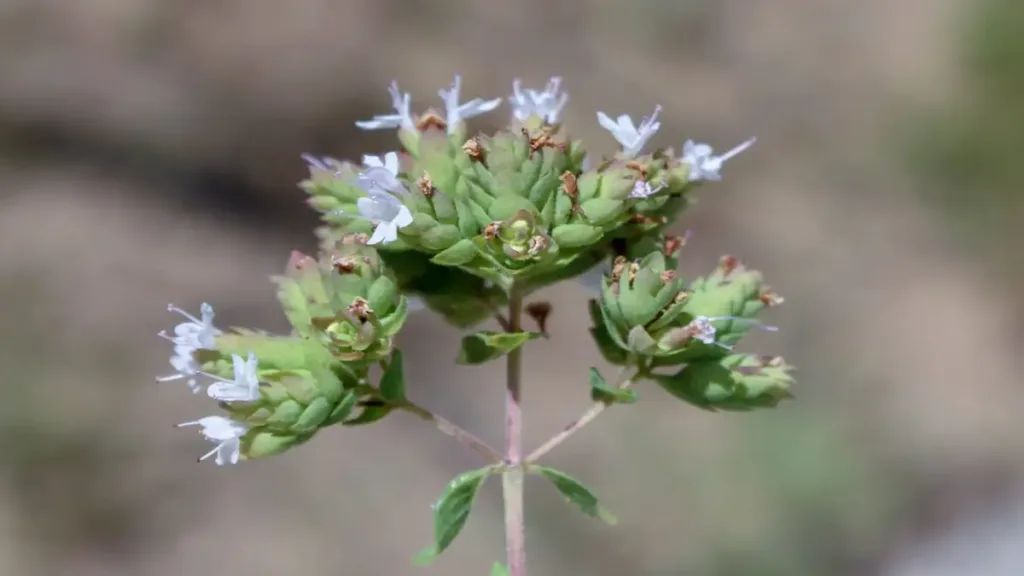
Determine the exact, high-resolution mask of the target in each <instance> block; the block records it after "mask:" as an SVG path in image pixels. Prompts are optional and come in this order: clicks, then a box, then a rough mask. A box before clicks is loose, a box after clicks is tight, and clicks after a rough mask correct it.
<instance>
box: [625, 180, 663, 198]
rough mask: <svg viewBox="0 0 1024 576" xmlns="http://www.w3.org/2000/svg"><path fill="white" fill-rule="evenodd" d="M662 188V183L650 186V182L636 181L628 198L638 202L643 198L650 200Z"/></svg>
mask: <svg viewBox="0 0 1024 576" xmlns="http://www.w3.org/2000/svg"><path fill="white" fill-rule="evenodd" d="M664 188H665V183H664V182H658V184H657V186H651V183H650V182H645V181H643V180H637V181H636V183H635V184H633V190H632V191H631V192H630V193H629V197H630V198H635V199H638V200H643V199H644V198H650V197H651V196H654V195H655V194H657V193H658V192H660V191H661V190H662V189H664Z"/></svg>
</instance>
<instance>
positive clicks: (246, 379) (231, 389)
mask: <svg viewBox="0 0 1024 576" xmlns="http://www.w3.org/2000/svg"><path fill="white" fill-rule="evenodd" d="M231 365H232V367H233V368H234V370H235V377H234V379H233V380H227V379H225V378H221V377H220V376H217V375H214V374H207V373H205V372H200V374H203V375H206V376H209V377H211V378H213V379H215V380H217V381H216V382H214V383H213V384H211V385H210V387H209V388H208V389H207V390H206V393H207V395H209V396H210V398H213V399H214V400H220V401H221V402H252V401H254V400H259V398H260V378H259V375H258V374H257V373H256V370H257V369H258V368H259V360H257V359H256V355H255V354H253V353H252V352H249V358H248V359H247V360H243V359H242V357H241V356H239V355H238V354H232V355H231Z"/></svg>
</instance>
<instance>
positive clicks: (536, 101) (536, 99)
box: [508, 76, 569, 124]
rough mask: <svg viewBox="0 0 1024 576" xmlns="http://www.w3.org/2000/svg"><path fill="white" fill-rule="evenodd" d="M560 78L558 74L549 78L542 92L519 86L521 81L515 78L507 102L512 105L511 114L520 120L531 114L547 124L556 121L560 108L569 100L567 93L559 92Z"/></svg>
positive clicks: (522, 120) (524, 119) (523, 120)
mask: <svg viewBox="0 0 1024 576" xmlns="http://www.w3.org/2000/svg"><path fill="white" fill-rule="evenodd" d="M561 86H562V79H561V78H559V77H558V76H555V77H553V78H551V80H549V81H548V85H547V86H545V87H544V91H543V92H538V91H536V90H533V89H530V88H527V89H526V90H523V89H522V88H521V82H520V80H519V79H518V78H516V79H515V80H514V81H513V82H512V95H511V96H509V98H508V101H509V104H511V105H512V116H513V117H514V118H515V119H516V120H519V121H520V122H525V121H526V119H527V118H529V117H530V116H531V115H532V114H536V115H537V116H540V117H541V118H543V119H544V121H545V122H547V123H548V124H555V123H557V122H558V116H559V114H561V113H562V108H564V107H565V105H566V103H568V102H569V94H568V93H566V92H561V93H560V90H561Z"/></svg>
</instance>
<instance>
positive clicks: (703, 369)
mask: <svg viewBox="0 0 1024 576" xmlns="http://www.w3.org/2000/svg"><path fill="white" fill-rule="evenodd" d="M460 92H461V86H460V79H459V77H458V76H456V77H455V82H454V83H453V84H452V85H451V86H450V87H449V88H448V89H446V90H440V91H439V95H440V96H441V99H442V101H443V103H444V113H443V114H441V113H440V112H436V111H433V110H428V111H427V112H426V113H424V114H420V115H414V114H413V113H412V112H411V109H410V106H411V98H410V95H409V94H407V93H402V92H400V91H399V88H398V85H397V83H392V85H391V87H390V93H391V100H392V107H393V109H394V110H393V113H391V114H384V115H379V116H375V117H373V118H372V119H370V120H367V121H363V122H357V125H358V126H359V127H360V128H363V129H365V130H395V131H396V132H397V134H398V139H399V141H400V142H401V145H402V148H403V150H402V151H401V152H387V153H385V154H383V155H382V156H370V155H367V156H364V157H363V158H362V161H361V163H360V164H358V165H357V164H353V163H350V162H343V161H339V160H335V159H333V158H319V157H314V156H308V155H307V156H304V158H305V160H306V162H307V163H308V164H309V167H310V176H309V178H308V179H307V180H305V181H303V182H302V183H301V184H300V187H301V188H302V189H303V190H305V192H306V193H307V194H308V197H309V204H310V205H311V206H312V207H313V208H315V209H316V210H318V211H319V212H320V213H322V215H323V220H324V222H325V226H324V227H323V228H321V229H319V230H318V231H317V233H318V236H319V238H320V240H321V247H320V251H319V253H318V254H317V255H315V256H307V255H304V254H301V253H298V252H294V253H293V254H292V256H291V258H290V260H289V261H288V265H287V267H286V270H285V273H284V274H283V275H282V276H280V277H276V278H274V281H275V282H276V284H277V294H278V299H279V301H280V304H281V308H282V310H283V311H284V314H285V316H286V317H287V318H288V321H289V323H290V324H291V326H292V332H291V334H287V335H274V334H268V333H265V332H261V331H256V330H246V329H233V330H220V329H218V328H216V327H215V326H214V323H213V322H214V311H213V309H212V307H210V306H209V305H208V304H203V306H202V308H201V310H200V315H199V317H195V316H192V315H190V314H188V313H186V312H184V311H183V310H181V309H179V308H177V307H174V306H171V307H170V309H171V310H172V311H175V312H177V313H180V314H182V315H183V316H184V317H185V321H184V322H183V323H181V324H179V325H178V326H177V327H176V328H175V329H174V331H173V333H170V334H168V333H161V336H163V337H164V338H166V339H167V340H170V341H171V342H172V343H173V355H172V357H171V365H172V366H173V368H174V370H175V373H174V374H173V375H170V376H165V377H161V378H159V380H160V381H171V380H184V381H186V382H187V383H188V385H189V387H190V388H191V389H192V390H193V392H196V393H198V392H200V391H202V390H203V389H205V390H206V393H207V395H208V396H209V397H211V398H212V399H214V400H216V401H217V402H218V403H219V406H220V408H221V413H220V414H219V415H213V416H206V417H204V418H200V419H198V420H195V421H190V422H186V423H184V424H181V425H180V426H197V427H198V428H199V430H200V432H201V433H202V435H203V436H205V437H206V438H207V439H208V440H210V441H211V442H212V443H213V444H214V448H213V449H212V450H211V451H210V452H209V453H207V454H205V455H203V456H201V457H200V458H199V460H205V459H207V458H211V457H212V458H214V461H215V462H216V463H217V464H235V463H238V462H239V461H242V460H254V459H258V458H264V457H267V456H272V455H274V454H278V453H281V452H283V451H285V450H288V449H290V448H294V447H296V446H298V445H300V444H302V443H304V442H307V441H309V440H311V439H312V438H313V437H314V436H315V435H316V434H317V432H318V431H320V430H322V429H323V428H325V427H328V426H360V425H367V424H371V423H374V422H377V421H380V420H382V419H383V418H385V417H387V416H388V415H389V414H391V413H392V412H396V411H405V412H409V413H412V414H414V415H416V416H418V417H420V418H422V419H423V420H425V421H427V422H429V423H432V424H433V425H434V426H436V427H437V428H438V429H439V430H440V431H441V432H443V433H445V434H448V435H450V436H452V437H453V438H455V439H456V440H458V441H459V442H460V443H462V444H464V445H466V446H468V447H470V448H472V449H473V450H475V451H477V452H478V453H479V454H480V455H481V456H482V457H483V458H484V459H485V461H486V463H485V465H484V466H483V467H481V468H478V469H475V470H471V471H468V472H465V473H463V474H461V475H459V476H458V477H456V478H455V479H454V480H452V481H451V482H450V483H449V484H448V486H447V488H446V489H445V490H444V492H443V494H442V495H441V497H440V499H439V500H438V501H437V502H436V504H435V505H434V506H433V513H434V525H435V541H434V542H433V544H432V545H431V546H430V547H429V548H428V549H427V550H425V551H424V552H422V553H420V554H419V555H418V556H417V558H418V560H421V561H428V560H430V559H431V558H433V557H435V556H437V555H438V554H440V553H442V552H443V551H444V550H445V549H446V548H448V546H449V545H451V543H452V541H453V540H454V539H455V537H456V536H457V535H458V534H459V531H460V530H461V529H462V527H463V525H464V524H465V522H466V519H467V518H468V515H469V513H470V510H471V508H472V506H473V501H474V499H475V497H476V494H477V492H478V491H479V489H480V487H481V486H482V485H483V483H484V482H485V481H486V480H487V479H488V478H490V477H491V476H500V477H501V479H502V486H503V491H504V501H505V520H506V544H507V552H508V556H507V559H506V562H507V563H506V564H503V563H497V564H495V566H494V574H511V575H512V576H522V575H523V574H525V570H526V568H525V558H526V555H525V547H524V546H525V534H524V528H523V484H524V478H525V477H526V476H531V475H535V476H540V477H543V478H546V479H547V480H548V481H550V482H551V483H552V484H553V485H554V487H555V488H556V489H557V490H559V491H560V492H561V493H562V494H563V495H564V496H565V497H566V499H567V500H568V501H569V502H571V503H573V504H575V505H576V506H578V507H579V508H580V509H581V510H582V511H583V512H584V513H586V514H588V515H591V516H594V517H596V518H601V519H604V520H608V521H611V520H612V516H611V515H610V514H609V513H608V512H607V511H606V510H605V509H604V508H603V507H602V506H601V505H600V504H599V502H598V500H597V498H596V496H595V495H594V494H593V493H592V492H591V491H590V490H589V489H588V488H587V487H586V486H585V485H584V484H582V483H581V482H579V481H578V480H576V479H574V478H572V477H571V476H569V475H567V474H565V473H564V472H561V471H558V470H556V469H554V468H551V467H548V466H544V465H542V464H541V460H542V458H543V457H544V456H545V455H547V453H548V452H550V451H551V450H552V449H553V448H555V447H556V446H557V445H559V444H560V443H562V442H563V441H565V440H566V439H567V438H569V437H570V436H571V435H573V434H575V433H576V432H577V431H578V430H580V429H581V428H582V427H583V426H585V425H587V424H588V423H589V422H590V421H592V420H593V419H594V418H595V417H597V416H598V415H599V414H601V413H602V412H603V411H604V410H606V409H607V408H609V407H611V406H615V405H618V404H631V403H633V402H634V401H635V400H636V397H637V396H636V391H635V387H634V385H635V384H637V383H639V382H642V381H651V382H654V383H655V384H657V385H658V386H660V387H661V388H663V389H664V390H665V391H667V392H668V393H669V394H670V395H672V396H673V397H676V398H678V399H680V400H682V401H684V402H688V403H690V404H692V405H694V406H697V407H700V408H703V409H705V410H712V411H716V410H732V411H743V410H752V409H755V408H762V407H771V406H775V405H776V404H777V403H778V402H779V401H780V400H782V399H784V398H788V397H789V395H790V393H789V387H790V384H791V383H792V379H791V375H790V374H791V371H792V368H791V367H790V366H789V365H788V364H786V362H785V361H784V360H783V359H782V358H778V357H773V358H768V357H762V356H757V355H753V354H748V353H742V352H737V351H736V350H735V349H734V347H735V345H736V344H737V343H738V342H739V340H740V339H741V338H742V337H743V336H744V335H745V334H746V333H747V332H748V331H749V330H750V329H751V328H754V327H757V328H761V329H764V330H775V328H774V327H771V326H767V325H764V324H761V323H759V322H758V321H756V320H755V319H754V318H755V317H756V316H757V315H758V314H759V313H760V312H761V311H762V310H763V309H764V308H766V307H771V306H774V305H777V304H779V303H781V302H782V299H781V298H780V297H778V296H777V295H775V294H773V293H772V292H771V291H770V289H768V288H767V287H766V286H765V285H764V284H763V282H762V278H761V275H760V273H758V272H756V271H753V270H749V269H747V268H746V267H745V266H744V265H743V264H741V263H740V262H739V261H738V260H737V259H736V258H733V257H729V256H726V257H723V258H722V259H721V261H720V263H719V265H718V267H717V268H716V269H715V270H714V271H712V272H711V273H710V274H708V275H707V276H704V277H700V278H696V279H694V280H692V281H690V282H685V281H684V280H683V279H682V278H680V277H679V275H678V274H677V272H676V269H677V263H678V258H679V254H680V251H681V249H682V247H683V246H684V244H685V243H686V239H687V237H685V236H682V237H681V236H673V235H670V234H668V233H667V232H666V228H667V227H668V226H669V225H670V224H672V223H673V222H674V221H675V220H676V218H677V217H678V216H679V214H680V213H681V212H682V211H683V209H684V208H686V206H687V204H688V202H689V198H690V196H691V193H692V190H693V188H695V187H696V186H697V185H698V184H699V183H701V182H703V181H715V180H719V179H720V178H721V170H722V168H723V164H724V163H725V162H726V161H727V160H728V159H730V158H732V157H735V156H737V155H738V154H740V153H741V152H743V151H744V150H746V149H747V148H749V147H750V146H751V145H752V144H753V143H754V140H753V139H750V140H748V141H746V142H744V143H742V144H740V145H739V146H737V147H735V148H733V149H732V150H730V151H728V152H726V153H724V154H721V155H716V154H714V152H713V150H712V148H711V147H710V146H708V145H706V144H696V143H694V142H692V141H688V142H686V143H685V144H684V146H683V150H682V155H681V156H677V155H676V154H675V153H674V152H673V151H672V150H671V149H659V150H654V151H653V152H650V153H645V152H644V149H645V148H646V147H647V143H648V141H649V140H650V138H651V137H652V136H653V135H654V134H655V133H656V132H657V131H658V130H659V128H660V127H661V123H660V122H659V121H658V114H659V112H660V107H658V108H655V110H654V112H653V114H652V115H651V116H650V117H647V118H644V119H643V120H642V121H641V122H639V124H637V123H634V122H633V120H632V119H631V118H630V117H629V116H627V115H621V116H619V117H618V118H615V119H612V118H611V117H609V116H608V115H606V114H605V113H603V112H598V113H597V120H598V122H599V123H600V125H601V126H602V127H604V128H605V129H607V130H608V131H609V132H610V133H611V135H612V136H613V137H614V139H615V140H616V141H617V142H618V143H619V145H620V148H619V150H618V152H617V153H616V154H614V155H613V156H612V157H610V158H603V159H601V160H600V161H594V162H591V161H590V160H589V157H588V156H587V155H586V152H585V150H584V147H583V144H582V143H581V142H579V141H574V140H570V139H567V138H565V137H563V136H561V135H560V134H561V129H560V128H561V126H560V124H559V117H560V115H561V112H562V110H563V108H564V107H565V105H566V103H567V101H568V95H567V94H566V93H564V92H563V91H562V90H561V80H560V79H559V78H553V79H552V80H551V81H550V82H549V83H548V85H547V86H546V87H545V89H544V90H542V91H538V90H532V89H523V88H522V87H521V85H520V83H519V81H518V80H517V81H516V82H515V83H514V84H513V94H512V95H511V96H510V97H509V98H508V103H509V104H510V105H511V108H512V111H511V112H512V113H511V122H510V125H509V126H508V127H507V128H505V129H503V130H500V131H498V132H497V133H495V134H493V135H483V134H480V135H476V136H471V137H467V133H466V120H469V119H471V118H473V117H475V116H477V115H480V114H484V113H487V112H490V111H493V110H494V109H496V108H497V107H498V106H499V105H500V104H501V102H502V99H501V98H495V99H492V100H483V99H480V98H475V99H472V100H469V101H467V102H463V101H462V100H461V95H460ZM592 164H593V165H592ZM570 279H576V280H578V281H580V282H582V283H583V284H584V285H586V286H587V287H589V288H590V289H591V290H592V291H593V292H594V298H593V299H591V300H590V303H589V310H590V316H591V318H592V322H593V326H592V327H591V329H590V333H591V335H592V337H593V340H594V342H595V344H596V345H597V347H598V349H599V350H600V352H601V353H602V355H603V356H604V357H605V359H606V360H607V361H608V362H609V363H610V364H612V365H616V366H618V367H620V368H621V371H620V373H619V375H618V376H617V377H616V378H611V379H608V378H606V377H605V376H604V375H603V374H601V372H600V371H599V370H597V369H596V368H591V369H590V372H589V378H588V380H589V397H590V399H591V400H592V402H593V404H592V405H591V407H590V408H589V409H588V410H587V411H585V412H584V413H583V415H582V416H581V417H580V418H578V419H577V420H576V421H574V422H573V423H571V424H570V425H568V426H567V427H565V428H564V429H563V430H562V431H561V432H559V433H558V434H556V435H555V436H554V437H552V438H551V439H550V440H549V441H547V442H545V443H543V444H542V445H541V446H539V447H537V448H536V449H534V450H533V451H532V452H529V453H526V452H524V450H523V447H522V444H521V434H522V414H521V408H520V394H521V384H522V382H521V380H522V355H523V348H524V346H525V345H526V344H527V343H528V342H530V341H532V340H535V339H537V338H540V337H544V336H546V322H547V317H548V314H549V313H550V311H551V307H550V305H548V304H546V303H543V302H528V301H527V300H528V298H529V297H530V296H531V295H532V294H533V293H534V292H536V291H537V290H539V289H541V288H543V287H545V286H549V285H551V284H554V283H556V282H561V281H565V280H570ZM418 309H429V310H431V311H433V312H435V313H437V314H439V315H440V316H442V317H443V318H444V319H445V320H446V321H447V322H449V323H450V324H452V325H454V326H457V327H459V328H462V329H465V330H467V331H471V332H470V333H469V334H467V335H466V336H465V337H464V338H463V340H462V348H461V351H460V353H459V356H458V358H457V360H456V361H457V363H459V364H469V365H472V364H481V363H485V362H490V361H494V360H497V359H499V358H502V357H504V358H505V362H506V364H507V379H506V383H505V389H506V395H505V398H506V400H505V405H506V418H505V430H506V439H505V444H504V447H503V449H502V450H501V451H499V450H496V449H494V448H491V447H490V446H488V445H487V444H486V443H484V442H482V441H481V440H479V439H477V438H476V437H475V436H473V435H472V434H470V433H469V432H467V431H465V430H463V429H462V428H460V427H458V426H457V425H455V424H453V423H451V422H449V421H447V420H445V419H444V418H442V417H441V416H439V415H436V414H434V413H432V412H430V411H429V410H427V409H425V408H423V407H421V406H419V405H417V404H416V403H414V402H413V401H411V400H410V399H409V398H408V397H407V396H406V381H405V368H404V365H403V360H402V353H401V351H400V350H399V349H398V348H396V346H395V340H394V339H395V336H396V334H397V333H398V332H399V331H400V330H401V328H402V326H403V324H404V322H405V320H406V317H407V315H408V314H409V313H410V312H412V311H414V310H418ZM488 318H496V319H497V320H498V321H499V323H500V325H501V327H502V328H503V330H502V331H480V330H476V331H473V330H474V327H475V326H477V325H478V324H480V323H481V322H483V321H484V320H486V319H488ZM528 318H532V319H533V321H534V324H536V330H530V329H527V328H526V327H525V324H526V319H528Z"/></svg>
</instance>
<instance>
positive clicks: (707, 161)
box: [682, 138, 757, 182]
mask: <svg viewBox="0 0 1024 576" xmlns="http://www.w3.org/2000/svg"><path fill="white" fill-rule="evenodd" d="M756 141H757V138H750V139H748V140H747V141H746V142H743V143H742V144H740V145H739V146H736V147H735V148H733V149H732V150H729V151H728V152H726V153H725V154H722V155H720V156H715V154H714V150H712V148H711V146H710V145H708V144H697V143H695V142H694V141H693V140H687V141H686V142H685V143H684V144H683V158H682V160H683V162H686V163H687V164H689V165H690V181H691V182H696V181H698V180H712V181H718V180H721V179H722V175H721V174H720V171H721V170H722V165H723V164H724V163H725V161H726V160H728V159H730V158H732V157H733V156H736V155H738V154H739V153H740V152H743V151H744V150H746V149H747V148H750V147H751V146H753V145H754V142H756Z"/></svg>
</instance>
